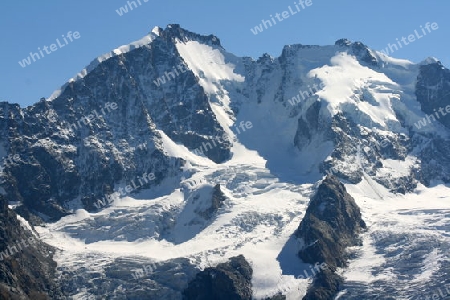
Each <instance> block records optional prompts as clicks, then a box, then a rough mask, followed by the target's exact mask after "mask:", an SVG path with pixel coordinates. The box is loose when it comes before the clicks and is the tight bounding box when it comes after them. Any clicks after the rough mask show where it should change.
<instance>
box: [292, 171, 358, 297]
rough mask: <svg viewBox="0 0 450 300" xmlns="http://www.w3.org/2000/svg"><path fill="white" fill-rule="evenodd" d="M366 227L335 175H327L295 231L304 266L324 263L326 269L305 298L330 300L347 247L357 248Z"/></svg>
mask: <svg viewBox="0 0 450 300" xmlns="http://www.w3.org/2000/svg"><path fill="white" fill-rule="evenodd" d="M365 228H366V224H365V223H364V221H363V220H362V219H361V212H360V210H359V207H358V206H357V205H356V203H355V200H354V199H353V198H352V197H351V196H350V195H349V194H348V193H347V191H346V189H345V187H344V185H343V184H342V183H340V182H339V180H338V179H337V178H336V177H335V176H327V177H326V179H325V180H324V181H323V182H322V183H321V184H320V186H319V188H318V190H317V192H316V194H315V195H314V196H313V197H312V198H311V201H310V203H309V206H308V209H307V210H306V213H305V217H304V218H303V220H302V222H301V223H300V226H299V228H298V230H297V232H296V236H297V237H299V238H302V239H303V241H304V242H305V247H304V248H303V249H302V250H300V252H299V256H300V258H301V259H302V260H303V261H304V262H307V263H312V264H314V263H316V262H324V263H326V264H327V267H328V269H327V270H325V271H324V272H322V273H319V274H320V275H319V276H317V277H316V278H315V280H314V282H313V285H312V287H310V289H309V290H308V294H307V295H306V297H305V298H304V299H331V298H330V297H331V296H330V295H334V294H335V293H336V292H337V291H338V288H339V284H340V283H341V282H342V279H341V278H340V277H339V276H338V275H337V274H335V270H336V268H337V267H341V268H342V267H346V266H347V259H348V254H347V251H346V248H347V247H349V246H354V245H358V244H359V243H360V240H359V238H358V234H359V233H360V232H361V231H362V230H363V229H365Z"/></svg>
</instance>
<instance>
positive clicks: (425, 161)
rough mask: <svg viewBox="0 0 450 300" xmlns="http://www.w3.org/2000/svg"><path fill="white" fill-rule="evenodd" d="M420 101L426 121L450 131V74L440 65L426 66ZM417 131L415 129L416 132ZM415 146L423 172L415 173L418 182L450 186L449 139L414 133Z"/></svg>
mask: <svg viewBox="0 0 450 300" xmlns="http://www.w3.org/2000/svg"><path fill="white" fill-rule="evenodd" d="M416 96H417V101H419V102H420V104H421V110H422V111H423V112H424V113H425V114H427V117H426V118H425V121H426V122H427V124H428V123H431V122H440V123H441V124H442V125H444V126H445V127H447V128H450V114H449V113H448V112H447V110H446V108H447V106H449V105H450V70H448V69H446V68H444V67H443V66H442V64H441V63H440V62H436V63H431V64H427V65H423V66H421V67H420V73H419V76H418V77H417V84H416ZM413 129H415V128H413ZM411 140H412V143H413V146H418V145H419V144H424V145H425V146H423V147H420V150H419V153H418V156H419V158H420V168H418V169H417V170H416V177H417V179H418V180H419V181H420V182H422V183H423V184H425V185H426V186H428V185H429V184H430V182H431V181H432V180H442V181H443V182H445V183H449V182H450V175H449V174H450V146H449V145H450V144H449V141H448V140H447V139H446V138H442V137H441V136H439V135H434V134H425V135H423V134H419V133H415V132H412V138H411Z"/></svg>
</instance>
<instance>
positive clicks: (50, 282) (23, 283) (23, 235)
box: [0, 195, 63, 300]
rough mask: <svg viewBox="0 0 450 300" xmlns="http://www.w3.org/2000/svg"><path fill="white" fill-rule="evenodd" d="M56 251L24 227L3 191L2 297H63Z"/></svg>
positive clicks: (0, 216)
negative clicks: (55, 258) (57, 275)
mask: <svg viewBox="0 0 450 300" xmlns="http://www.w3.org/2000/svg"><path fill="white" fill-rule="evenodd" d="M54 251H55V249H54V248H52V247H50V246H48V245H46V244H44V243H42V242H41V241H39V240H38V238H36V237H34V236H33V235H32V233H31V232H29V230H28V229H24V228H22V227H21V224H20V223H19V221H18V220H17V217H16V214H15V213H14V212H13V211H11V210H9V209H8V207H7V202H6V200H5V198H4V197H3V196H2V195H0V255H1V257H0V261H1V263H0V299H24V300H27V299H30V300H35V299H38V300H39V299H62V298H63V297H62V292H61V291H60V289H59V287H58V286H57V284H56V278H55V269H56V263H55V262H54V261H53V259H52V253H54Z"/></svg>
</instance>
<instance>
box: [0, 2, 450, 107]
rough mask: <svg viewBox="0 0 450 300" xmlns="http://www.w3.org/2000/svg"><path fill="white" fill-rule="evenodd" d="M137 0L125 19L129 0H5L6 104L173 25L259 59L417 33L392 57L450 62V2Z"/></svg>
mask: <svg viewBox="0 0 450 300" xmlns="http://www.w3.org/2000/svg"><path fill="white" fill-rule="evenodd" d="M134 1H135V2H136V4H137V6H138V7H137V8H134V9H133V10H130V9H129V7H128V10H129V12H128V13H124V14H123V15H122V16H119V14H118V13H117V12H116V10H118V9H119V8H120V7H122V6H126V5H127V0H76V1H69V0H43V1H36V0H14V1H12V0H3V1H1V4H0V8H1V17H0V36H1V48H0V49H1V55H0V68H1V75H0V76H1V77H0V101H9V102H11V103H19V104H20V105H21V106H28V105H31V104H33V103H35V102H37V101H38V100H39V99H40V98H41V97H49V96H50V95H51V94H52V93H53V91H54V90H56V89H58V88H59V87H60V86H61V85H63V84H64V83H65V82H66V81H67V80H68V79H69V78H71V77H73V76H74V75H76V74H77V73H78V72H79V71H81V70H82V69H83V68H84V67H85V66H86V65H88V64H89V63H90V62H91V61H92V60H93V59H95V58H96V57H97V56H100V55H102V54H104V53H106V52H109V51H111V50H112V49H114V48H117V47H119V46H121V45H124V44H128V43H130V42H132V41H135V40H138V39H140V38H141V37H142V36H144V35H146V34H147V33H148V32H150V31H151V29H152V28H153V27H155V26H160V27H163V28H165V27H166V26H167V25H168V24H173V23H176V24H180V25H181V26H182V27H183V28H185V29H187V30H190V31H193V32H197V33H200V34H214V35H216V36H217V37H219V38H220V40H221V43H222V45H223V47H224V48H225V49H226V50H227V51H228V52H232V53H234V54H236V55H238V56H251V57H253V58H258V57H259V56H261V55H262V54H263V53H269V54H271V55H273V56H279V55H280V53H281V50H282V49H283V46H284V45H288V44H315V45H329V44H334V42H335V41H336V40H337V39H339V38H344V37H345V38H348V39H350V40H351V41H361V42H363V43H365V44H366V45H368V46H369V47H370V48H372V49H375V50H382V49H384V48H386V47H387V45H388V43H391V44H394V43H396V38H398V39H401V38H402V36H404V37H407V36H408V35H410V34H414V30H417V31H418V33H419V35H421V36H422V37H421V38H420V39H416V40H415V41H414V42H411V43H409V45H407V46H405V45H404V46H403V47H402V48H401V49H398V51H395V52H393V53H392V54H391V56H393V57H397V58H405V59H409V60H411V61H413V62H420V61H422V60H423V59H425V58H426V57H428V56H434V57H436V58H438V59H439V60H440V61H441V62H442V63H443V64H444V65H445V66H446V67H450V55H449V51H448V50H449V43H450V39H449V33H450V18H449V13H450V1H448V0H441V1H438V0H431V1H424V0H420V1H419V0H410V1H401V0H398V1H392V0H378V1H367V0H366V1H364V0H342V1H335V0H310V1H312V4H311V5H310V6H306V4H305V5H304V7H305V8H302V6H301V5H300V4H299V3H298V1H299V0H277V1H268V0H258V1H256V0H239V1H237V0H227V1H205V0H192V1H180V0H164V1H155V0H139V1H140V3H141V4H139V3H138V0H134ZM145 1H147V2H145ZM289 6H290V7H291V10H292V11H293V12H294V13H295V14H293V13H291V12H289V8H288V7H289ZM296 6H298V7H299V8H300V11H298V10H297V8H296ZM283 11H287V13H285V16H287V18H286V19H284V18H283V15H279V18H281V19H282V21H278V19H276V17H275V14H276V13H280V14H281V13H282V12H283ZM270 15H273V17H274V18H275V20H276V23H277V24H275V25H274V26H272V27H269V28H268V29H264V30H263V31H262V32H261V33H259V34H257V35H255V34H253V33H252V31H251V30H250V28H254V27H255V26H257V25H259V24H260V23H261V20H262V19H264V20H269V19H270ZM427 22H430V23H432V22H436V23H437V24H438V26H439V28H438V29H436V30H432V31H431V32H430V33H428V34H427V35H426V36H423V33H422V31H421V28H420V26H422V27H424V26H425V24H426V23H427ZM69 31H72V32H75V31H78V32H79V37H78V39H75V38H72V42H71V41H70V40H69V39H67V33H68V32H69ZM62 35H64V37H66V40H67V43H66V42H65V41H64V39H63V37H62ZM58 38H59V41H60V44H61V45H62V46H61V47H60V46H59V45H57V44H56V45H54V46H53V50H54V51H53V50H52V49H49V48H47V51H48V52H49V53H50V54H47V53H45V52H43V54H44V55H43V57H41V58H40V59H37V58H35V60H36V61H35V62H33V61H32V60H30V62H31V63H30V65H28V66H26V67H24V68H23V67H21V65H20V64H19V61H22V60H23V59H25V58H27V57H28V56H29V55H30V52H38V47H39V48H40V49H41V50H42V51H44V50H43V47H44V46H47V47H50V45H51V44H54V43H56V39H58Z"/></svg>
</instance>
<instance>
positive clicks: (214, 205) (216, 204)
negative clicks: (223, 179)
mask: <svg viewBox="0 0 450 300" xmlns="http://www.w3.org/2000/svg"><path fill="white" fill-rule="evenodd" d="M226 199H227V197H226V196H225V194H224V193H223V192H222V191H221V190H220V184H216V185H215V186H214V188H213V192H212V196H211V206H210V207H209V208H208V209H206V210H205V211H203V212H199V214H200V215H201V216H202V217H204V218H205V219H207V220H209V219H211V217H212V216H213V215H214V214H215V213H216V212H217V210H218V209H219V208H221V207H222V206H223V201H225V200H226Z"/></svg>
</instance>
